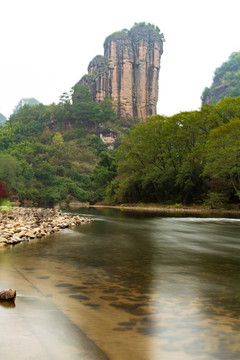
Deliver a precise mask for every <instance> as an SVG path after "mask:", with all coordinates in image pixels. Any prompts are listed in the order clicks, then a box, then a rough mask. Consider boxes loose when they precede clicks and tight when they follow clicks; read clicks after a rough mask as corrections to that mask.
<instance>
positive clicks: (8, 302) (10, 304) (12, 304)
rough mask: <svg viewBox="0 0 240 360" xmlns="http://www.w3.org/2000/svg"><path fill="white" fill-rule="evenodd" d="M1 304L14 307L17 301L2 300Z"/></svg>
mask: <svg viewBox="0 0 240 360" xmlns="http://www.w3.org/2000/svg"><path fill="white" fill-rule="evenodd" d="M0 306H2V307H4V308H5V309H13V308H15V306H16V305H15V301H6V300H5V301H0Z"/></svg>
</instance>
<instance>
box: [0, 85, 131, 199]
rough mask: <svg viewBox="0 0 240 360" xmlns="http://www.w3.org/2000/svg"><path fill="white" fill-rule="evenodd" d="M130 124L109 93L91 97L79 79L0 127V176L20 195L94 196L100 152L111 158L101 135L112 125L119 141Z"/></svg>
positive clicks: (102, 156) (40, 196) (37, 197)
mask: <svg viewBox="0 0 240 360" xmlns="http://www.w3.org/2000/svg"><path fill="white" fill-rule="evenodd" d="M110 126H111V128H110ZM130 126H131V122H130V123H128V121H125V122H124V121H122V120H117V119H116V115H115V112H114V110H113V106H112V102H111V99H105V101H104V102H103V103H102V104H98V103H95V102H94V101H92V98H91V96H90V93H89V90H88V88H86V87H84V86H82V85H77V86H76V87H75V88H74V90H73V91H72V92H71V93H64V94H63V95H62V96H61V99H60V102H59V104H52V105H50V106H45V105H42V104H39V105H34V106H29V105H24V106H22V107H20V108H19V109H18V111H17V112H15V113H14V114H13V115H11V117H10V119H9V121H7V123H6V124H5V126H4V127H2V128H1V129H0V179H1V181H4V183H6V184H7V187H8V191H9V192H10V196H11V197H12V198H17V199H19V200H20V201H23V200H25V199H27V200H32V201H33V202H34V203H38V204H49V205H52V204H54V203H56V202H59V201H62V200H66V201H69V200H70V199H76V200H79V201H83V202H85V201H96V200H98V199H99V189H100V188H99V187H97V186H96V185H95V183H94V178H93V177H92V175H93V172H94V171H95V172H96V173H97V172H99V166H100V165H99V164H98V166H97V168H96V170H94V167H95V165H96V163H97V160H98V159H99V157H100V158H101V159H103V158H104V161H105V162H106V161H110V159H111V155H109V154H108V152H107V149H108V148H107V145H108V144H106V145H105V144H104V142H103V140H102V138H103V137H102V138H101V137H100V135H101V134H102V133H104V132H105V133H106V132H107V131H110V132H111V133H114V134H115V135H116V142H117V138H118V137H120V136H121V135H122V134H124V132H126V131H127V129H128V128H129V127H130ZM123 127H124V128H125V130H123ZM102 152H103V153H104V154H103V155H101V153H102ZM104 161H103V162H104ZM107 180H108V177H106V178H104V179H103V181H107Z"/></svg>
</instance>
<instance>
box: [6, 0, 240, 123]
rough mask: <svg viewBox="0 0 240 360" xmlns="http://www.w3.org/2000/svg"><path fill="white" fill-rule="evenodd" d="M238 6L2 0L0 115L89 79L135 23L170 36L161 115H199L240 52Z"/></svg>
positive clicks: (203, 1) (212, 0) (190, 0)
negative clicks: (223, 69)
mask: <svg viewBox="0 0 240 360" xmlns="http://www.w3.org/2000/svg"><path fill="white" fill-rule="evenodd" d="M239 13H240V1H239V0H228V1H223V0H148V1H143V2H140V1H129V0H121V1H113V0H111V1H110V0H102V1H99V0H98V1H96V0H92V1H83V0H66V1H63V0H41V1H40V0H7V1H4V0H0V14H1V20H0V34H1V46H0V53H1V56H0V113H2V114H4V115H5V116H7V117H8V116H9V115H10V114H11V113H12V110H13V108H14V107H15V105H16V104H17V103H18V102H19V100H20V99H21V98H24V97H35V98H36V99H38V100H39V101H40V102H42V103H44V104H50V103H52V102H58V100H59V96H60V95H61V94H62V93H63V92H65V91H69V90H70V89H71V87H72V86H73V85H74V84H75V83H76V82H77V81H79V80H80V78H81V77H82V76H83V75H84V74H85V73H87V67H88V63H89V62H90V60H92V58H93V57H94V56H95V55H98V54H100V55H103V43H104V40H105V38H106V37H107V36H108V35H109V34H111V33H113V32H115V31H118V30H122V29H124V28H127V29H130V28H131V27H132V26H133V24H134V23H135V22H141V21H146V22H150V23H153V24H155V25H157V26H158V27H159V28H160V29H161V32H163V33H164V35H165V38H166V42H165V43H164V53H163V55H162V59H161V70H160V79H159V100H158V113H159V114H165V115H172V114H174V113H177V112H180V111H190V110H196V109H198V108H199V107H200V106H201V100H200V96H201V93H202V91H203V90H204V88H205V86H210V85H211V82H212V77H213V72H214V70H215V69H216V67H219V66H220V65H221V64H222V63H223V62H224V61H226V60H227V59H228V57H229V55H230V54H231V53H232V52H235V51H240V20H239Z"/></svg>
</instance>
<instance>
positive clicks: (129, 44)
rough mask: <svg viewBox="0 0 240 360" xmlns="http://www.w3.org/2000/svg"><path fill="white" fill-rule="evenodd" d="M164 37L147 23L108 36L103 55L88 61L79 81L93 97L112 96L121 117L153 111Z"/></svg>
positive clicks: (95, 98)
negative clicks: (85, 70) (85, 72)
mask: <svg viewBox="0 0 240 360" xmlns="http://www.w3.org/2000/svg"><path fill="white" fill-rule="evenodd" d="M162 53H163V40H162V37H161V35H160V34H159V32H157V31H156V30H155V29H154V28H151V27H148V26H134V27H133V28H132V29H131V30H130V31H127V30H124V31H121V32H118V33H114V34H112V35H110V36H108V37H107V38H106V40H105V42H104V56H100V55H98V56H96V57H95V58H94V59H93V60H92V61H91V62H90V64H89V67H88V75H84V76H83V78H82V79H81V80H80V81H79V83H80V84H84V85H87V86H88V87H89V88H90V89H91V93H92V96H93V98H94V100H95V101H98V102H101V101H103V99H104V98H105V97H107V96H110V97H112V98H113V100H114V104H115V105H116V109H117V110H116V111H117V115H118V116H119V117H120V118H126V117H138V118H139V119H140V120H145V119H146V117H148V116H152V115H155V114H156V106H157V101H158V80H159V71H160V59H161V55H162Z"/></svg>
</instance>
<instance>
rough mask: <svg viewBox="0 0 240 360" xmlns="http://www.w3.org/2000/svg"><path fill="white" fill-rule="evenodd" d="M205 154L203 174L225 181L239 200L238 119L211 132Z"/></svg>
mask: <svg viewBox="0 0 240 360" xmlns="http://www.w3.org/2000/svg"><path fill="white" fill-rule="evenodd" d="M205 152H206V166H205V168H204V174H205V175H211V176H213V177H217V178H218V177H220V178H225V179H227V180H228V181H229V182H230V184H231V186H232V188H233V189H234V192H235V194H236V195H237V196H238V198H239V199H240V118H237V119H232V120H230V121H229V123H226V124H223V125H222V126H220V127H218V128H216V129H214V130H212V131H211V133H210V135H209V141H208V142H207V144H206V148H205Z"/></svg>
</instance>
